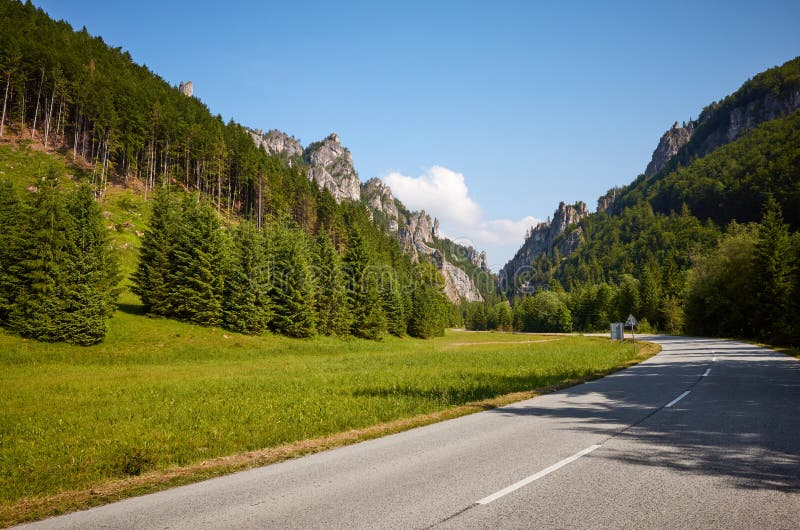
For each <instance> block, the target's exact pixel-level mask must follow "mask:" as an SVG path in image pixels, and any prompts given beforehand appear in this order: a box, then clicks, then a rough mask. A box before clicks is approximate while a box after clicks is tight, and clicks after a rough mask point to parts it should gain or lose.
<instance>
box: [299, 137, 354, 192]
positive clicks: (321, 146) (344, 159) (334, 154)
mask: <svg viewBox="0 0 800 530" xmlns="http://www.w3.org/2000/svg"><path fill="white" fill-rule="evenodd" d="M303 159H304V160H305V161H306V163H307V164H308V166H309V169H308V178H309V179H311V180H313V181H315V182H316V183H317V185H318V186H319V187H320V188H325V189H327V190H328V191H330V192H331V195H333V198H334V199H336V202H342V201H343V200H345V199H348V200H352V201H357V200H359V199H360V198H361V181H359V180H358V175H356V170H355V167H354V166H353V157H352V156H351V155H350V150H349V149H347V148H346V147H342V144H341V143H340V142H339V136H338V135H337V134H336V133H333V134H331V135H329V136H328V137H327V138H325V139H324V140H323V141H321V142H315V143H313V144H311V145H309V146H308V147H307V148H306V150H305V151H304V152H303Z"/></svg>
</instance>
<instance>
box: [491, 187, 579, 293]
mask: <svg viewBox="0 0 800 530" xmlns="http://www.w3.org/2000/svg"><path fill="white" fill-rule="evenodd" d="M588 215H589V211H588V210H587V209H586V204H585V203H583V202H576V203H575V204H566V203H564V202H562V203H560V204H559V205H558V209H557V210H556V211H555V213H554V214H553V218H552V220H548V221H546V222H543V223H539V224H538V225H536V226H535V227H532V228H531V230H530V231H529V233H528V235H527V237H526V238H525V242H524V243H523V244H522V247H521V248H520V249H519V250H518V251H517V253H516V254H515V255H514V257H513V258H511V261H509V262H508V263H506V265H505V266H504V267H503V269H502V270H501V271H500V279H501V282H504V283H506V284H507V285H517V283H518V282H514V281H513V280H514V278H517V277H518V276H519V275H522V274H525V273H526V272H528V271H530V265H531V263H533V261H534V260H536V258H538V257H539V256H542V255H545V254H547V255H552V253H553V249H554V248H555V249H557V250H558V252H559V254H560V255H561V256H567V255H569V254H571V253H572V252H573V251H574V250H575V249H576V248H577V247H578V244H579V243H580V241H581V228H580V226H579V225H578V223H579V222H580V221H581V219H583V218H584V217H587V216H588Z"/></svg>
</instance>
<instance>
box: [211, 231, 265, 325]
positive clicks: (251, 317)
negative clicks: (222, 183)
mask: <svg viewBox="0 0 800 530" xmlns="http://www.w3.org/2000/svg"><path fill="white" fill-rule="evenodd" d="M232 232H233V234H232V237H231V245H230V250H231V253H230V254H231V255H230V259H229V260H228V263H227V270H226V273H225V295H224V300H223V303H222V319H223V323H224V325H225V327H227V328H228V329H230V330H233V331H239V332H241V333H250V334H257V333H262V332H263V331H265V330H266V329H267V325H268V323H269V320H270V301H269V288H270V285H269V270H268V264H267V252H266V241H265V239H264V237H263V233H262V232H260V231H259V230H257V229H256V227H255V226H254V225H253V224H252V223H249V222H243V223H241V224H240V225H239V226H238V227H236V228H235V229H233V231H232Z"/></svg>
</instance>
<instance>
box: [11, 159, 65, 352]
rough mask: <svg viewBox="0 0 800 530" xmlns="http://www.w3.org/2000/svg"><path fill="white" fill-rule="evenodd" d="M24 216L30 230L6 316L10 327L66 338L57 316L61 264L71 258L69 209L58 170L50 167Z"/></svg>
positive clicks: (54, 338)
mask: <svg viewBox="0 0 800 530" xmlns="http://www.w3.org/2000/svg"><path fill="white" fill-rule="evenodd" d="M30 201H31V205H30V208H29V211H28V212H27V215H26V217H25V220H24V226H25V227H26V228H27V229H28V233H27V234H26V237H24V238H22V240H21V241H22V245H21V246H20V249H19V250H20V255H19V276H18V278H19V285H18V294H17V296H16V297H15V299H14V304H13V306H12V307H11V310H10V312H9V316H8V323H9V327H10V328H11V329H12V330H13V331H15V332H17V333H19V334H20V335H22V336H23V337H31V338H35V339H38V340H42V341H45V342H58V341H63V340H65V339H66V336H65V335H64V332H63V330H62V328H61V327H60V325H59V324H60V323H59V321H58V315H60V314H61V312H62V311H64V310H65V309H66V307H65V303H64V300H62V299H61V298H59V295H60V294H62V293H61V287H62V286H63V285H64V284H65V283H66V278H65V271H64V268H65V265H66V264H67V263H68V261H69V259H70V254H69V252H68V248H67V247H68V243H69V242H68V240H67V230H68V227H69V219H68V213H67V210H66V207H65V204H64V196H63V194H62V193H61V191H60V190H59V186H58V174H57V173H56V171H55V170H51V171H50V172H49V174H48V175H47V177H45V178H44V179H42V181H41V182H40V183H39V189H38V192H36V193H33V194H31V196H30Z"/></svg>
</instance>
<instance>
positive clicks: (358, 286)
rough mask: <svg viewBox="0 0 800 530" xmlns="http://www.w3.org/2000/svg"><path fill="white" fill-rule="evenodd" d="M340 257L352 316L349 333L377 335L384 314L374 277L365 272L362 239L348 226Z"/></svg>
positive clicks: (367, 256) (357, 335) (365, 259)
mask: <svg viewBox="0 0 800 530" xmlns="http://www.w3.org/2000/svg"><path fill="white" fill-rule="evenodd" d="M342 261H343V263H344V271H345V275H346V278H347V305H348V307H349V309H350V314H351V315H352V317H353V320H352V324H351V326H350V333H352V334H353V335H355V336H356V337H362V338H369V339H373V338H377V337H378V336H379V335H378V334H377V333H376V329H377V328H379V327H381V326H383V327H384V328H385V322H386V317H385V315H384V314H383V303H382V301H381V298H380V294H379V293H378V288H377V285H376V281H375V278H374V277H372V275H370V274H369V272H370V271H369V255H368V254H367V250H366V247H365V246H364V240H363V239H362V237H361V234H360V233H359V232H358V230H356V229H351V230H350V234H349V237H348V239H347V251H346V252H345V253H344V257H343V259H342ZM373 291H374V292H373Z"/></svg>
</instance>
